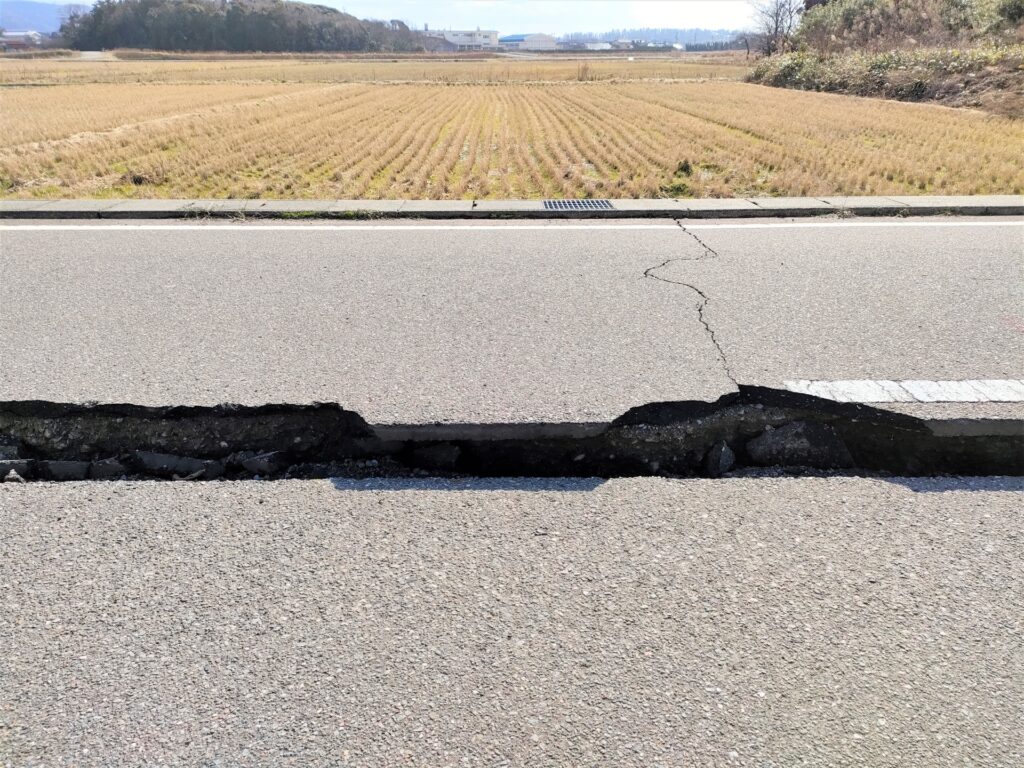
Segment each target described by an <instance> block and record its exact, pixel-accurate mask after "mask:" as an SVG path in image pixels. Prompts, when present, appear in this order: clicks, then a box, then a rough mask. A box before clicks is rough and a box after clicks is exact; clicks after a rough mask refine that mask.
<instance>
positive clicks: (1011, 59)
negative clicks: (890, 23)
mask: <svg viewBox="0 0 1024 768" xmlns="http://www.w3.org/2000/svg"><path fill="white" fill-rule="evenodd" d="M747 79H748V81H749V82H753V83H761V84H763V85H771V86H776V87H780V88H796V89H800V90H805V91H828V92H831V93H843V94H848V95H854V96H877V97H881V98H887V99H898V100H900V101H932V102H937V103H939V104H944V105H947V106H954V107H974V108H978V109H983V110H985V111H987V112H992V113H995V114H1000V115H1005V116H1007V117H1017V118H1019V117H1024V45H1020V44H1016V45H992V46H983V47H979V48H968V49H957V48H917V49H913V50H906V51H904V50H896V51H885V52H881V53H845V54H834V55H819V54H815V53H810V52H800V53H788V54H783V55H781V56H773V57H770V58H766V59H763V60H761V61H760V62H759V63H758V64H757V65H756V66H755V67H754V70H753V71H752V72H751V74H750V75H749V76H748V78H747Z"/></svg>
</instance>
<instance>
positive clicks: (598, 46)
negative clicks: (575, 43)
mask: <svg viewBox="0 0 1024 768" xmlns="http://www.w3.org/2000/svg"><path fill="white" fill-rule="evenodd" d="M586 45H587V50H588V51H610V50H611V49H612V44H611V43H606V42H604V41H603V40H598V41H596V42H593V43H587V44H586Z"/></svg>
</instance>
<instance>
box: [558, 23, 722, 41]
mask: <svg viewBox="0 0 1024 768" xmlns="http://www.w3.org/2000/svg"><path fill="white" fill-rule="evenodd" d="M736 34H737V33H736V31H735V30H731V29H676V28H662V29H652V28H650V27H645V28H643V29H613V30H610V31H608V32H601V33H598V34H594V33H592V32H573V33H571V34H568V35H563V36H562V39H563V40H608V41H613V40H643V41H644V42H646V43H662V44H666V45H671V44H673V43H682V44H686V43H691V44H693V43H714V42H718V41H722V40H731V39H732V38H734V37H735V36H736Z"/></svg>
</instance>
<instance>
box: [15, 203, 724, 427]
mask: <svg viewBox="0 0 1024 768" xmlns="http://www.w3.org/2000/svg"><path fill="white" fill-rule="evenodd" d="M503 226H504V225H502V227H503ZM512 226H514V225H512ZM348 227H349V225H346V224H340V223H339V224H335V225H330V226H328V227H326V228H317V227H315V226H312V225H306V224H303V223H302V222H296V223H294V224H287V225H279V226H277V227H270V226H264V225H260V224H238V225H234V226H227V227H223V226H220V227H218V226H216V225H210V224H206V223H197V224H187V223H181V224H180V225H169V226H168V225H166V224H165V225H163V228H156V229H135V228H131V227H127V226H125V225H119V224H118V225H108V227H107V228H105V229H93V228H91V227H87V228H85V229H82V228H79V229H72V230H50V229H45V230H24V229H18V228H17V227H16V226H15V225H12V226H10V227H8V228H6V229H5V230H4V231H3V232H2V237H3V241H2V251H0V268H2V274H3V275H4V279H3V281H0V305H2V306H3V308H4V310H3V312H0V333H2V334H3V336H4V337H5V338H19V339H22V340H23V343H19V344H17V345H10V346H9V347H8V349H7V351H6V353H5V356H4V365H3V366H2V367H0V400H24V399H49V400H55V401H60V402H75V401H88V400H97V401H102V402H130V403H137V404H144V405H145V404H148V405H168V404H194V405H202V404H205V405H213V404H217V403H222V402H238V403H244V404H252V405H258V404H262V403H279V402H290V403H306V402H311V401H330V402H338V403H340V404H341V405H343V406H344V407H345V408H348V409H351V410H355V411H356V412H358V413H359V414H360V415H362V416H363V417H364V418H365V419H367V420H368V421H370V422H377V423H397V424H401V423H411V424H424V423H434V422H444V423H487V422H515V423H524V422H594V421H598V422H603V421H609V420H611V419H614V418H616V417H617V416H620V415H621V414H623V413H624V412H625V411H627V410H628V409H629V408H631V407H633V406H636V405H642V404H644V403H648V402H652V401H659V400H680V399H683V400H685V399H700V400H705V399H710V400H714V399H716V398H718V397H719V396H720V395H722V394H724V393H726V392H730V391H733V390H734V386H733V384H732V382H730V381H729V379H728V377H727V376H726V375H725V373H724V371H723V370H722V366H721V361H720V359H719V357H718V354H717V351H716V350H715V348H714V345H713V343H712V341H711V339H710V338H709V337H708V334H707V332H706V331H705V329H704V328H703V326H702V325H701V323H700V322H699V318H698V313H697V306H698V301H699V300H698V297H697V295H696V294H695V293H694V292H693V291H691V290H689V289H687V288H684V287H678V286H671V285H668V284H665V283H661V282H658V281H655V280H650V279H645V278H644V271H645V270H646V269H647V268H648V267H651V266H653V265H656V264H659V263H661V262H664V261H666V260H668V259H672V258H680V257H683V258H701V257H702V254H703V249H702V248H701V247H700V245H699V244H698V243H697V242H695V241H694V240H693V239H692V238H690V237H689V236H687V235H686V234H685V233H683V232H682V231H681V230H680V229H679V228H678V226H677V225H675V223H674V222H672V221H671V220H669V221H665V222H663V223H662V225H661V226H660V227H658V226H655V227H654V228H649V227H644V225H640V227H641V228H633V227H632V226H630V227H628V228H624V229H615V228H612V229H608V228H602V227H601V226H594V225H591V224H589V223H588V224H586V225H580V226H577V227H572V228H566V227H565V226H564V225H561V226H560V225H555V224H552V225H550V226H548V225H547V224H544V223H541V224H538V225H536V226H534V227H532V228H528V229H522V228H518V229H510V230H507V231H506V230H505V229H503V228H499V229H494V228H493V226H492V227H486V226H478V225H475V224H472V223H469V224H467V223H461V224H459V225H457V226H456V227H455V228H444V227H441V228H436V227H433V228H432V227H430V226H429V225H422V226H419V225H412V226H404V227H397V228H395V227H388V226H380V225H377V224H369V225H365V226H362V227H357V228H354V229H351V230H349V229H348ZM613 227H614V225H613Z"/></svg>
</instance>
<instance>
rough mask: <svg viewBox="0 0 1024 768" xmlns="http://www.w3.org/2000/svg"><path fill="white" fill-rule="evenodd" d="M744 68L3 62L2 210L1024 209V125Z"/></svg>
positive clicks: (618, 62) (603, 62)
mask: <svg viewBox="0 0 1024 768" xmlns="http://www.w3.org/2000/svg"><path fill="white" fill-rule="evenodd" d="M744 71H745V68H744V67H743V66H742V65H741V64H739V63H738V62H736V61H735V60H732V59H728V58H723V59H716V58H714V57H705V58H692V59H687V58H664V59H657V58H650V59H647V58H638V59H637V60H636V61H628V60H626V59H622V58H619V59H598V60H591V61H585V62H583V61H578V60H546V59H484V60H472V61H429V62H424V61H416V60H399V61H380V60H376V61H365V60H363V61H351V60H330V59H320V60H303V59H294V60H292V59H288V60H266V59H248V60H247V59H237V58H232V59H229V60H214V61H189V60H186V61H177V60H176V61H84V60H70V61H55V60H33V61H22V60H19V61H10V60H0V196H4V197H21V198H24V197H48V198H49V197H201V198H208V197H242V198H258V197H263V198H368V199H378V198H400V197H405V198H433V199H456V198H470V197H473V198H487V197H491V198H528V197H584V196H590V197H689V196H695V197H705V196H707V197H714V196H734V195H825V194H839V195H843V194H849V195H863V194H908V193H920V194H927V193H930V194H981V193H1021V192H1024V164H1021V163H1020V160H1019V151H1020V147H1021V146H1022V145H1024V121H1019V120H1011V119H1008V118H1003V117H997V116H992V115H986V114H982V113H980V112H973V111H968V110H953V109H948V108H944V107H938V106H928V105H916V104H905V103H899V102H888V101H879V100H872V99H860V98H855V97H849V96H839V95H830V94H819V93H806V92H798V91H787V90H778V89H772V88H767V87H763V86H757V85H749V84H746V83H743V82H740V81H739V78H740V77H741V75H742V73H743V72H744Z"/></svg>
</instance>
